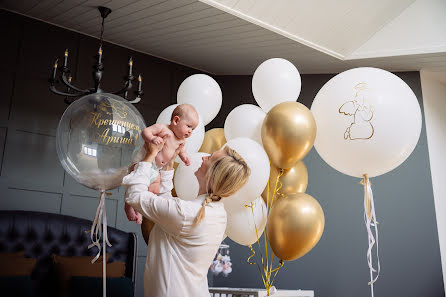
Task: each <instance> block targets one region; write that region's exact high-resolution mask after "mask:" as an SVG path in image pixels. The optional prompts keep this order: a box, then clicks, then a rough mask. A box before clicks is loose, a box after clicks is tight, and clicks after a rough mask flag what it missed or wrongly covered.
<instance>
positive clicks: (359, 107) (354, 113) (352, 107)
mask: <svg viewBox="0 0 446 297" xmlns="http://www.w3.org/2000/svg"><path fill="white" fill-rule="evenodd" d="M354 90H355V97H354V98H353V100H351V101H347V102H345V103H344V104H342V105H341V107H339V113H340V114H343V115H345V116H349V117H351V120H352V122H351V124H350V126H348V127H347V129H346V130H345V132H344V139H345V140H347V139H350V140H357V139H370V138H372V137H373V134H374V133H375V129H374V128H373V124H372V119H373V112H374V107H373V105H371V104H370V103H368V102H367V97H368V95H369V92H368V90H369V88H368V87H367V84H366V83H365V82H361V83H358V84H357V85H356V86H355V87H354Z"/></svg>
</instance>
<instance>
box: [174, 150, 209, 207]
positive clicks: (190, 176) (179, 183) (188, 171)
mask: <svg viewBox="0 0 446 297" xmlns="http://www.w3.org/2000/svg"><path fill="white" fill-rule="evenodd" d="M204 156H209V154H207V153H194V154H192V155H190V156H189V157H190V165H189V166H186V165H185V164H184V163H180V165H178V167H177V169H176V170H175V177H174V185H175V192H176V193H177V195H178V198H181V199H183V200H194V199H195V198H197V196H198V190H199V185H198V180H197V177H196V176H195V172H196V171H197V170H198V168H200V167H201V164H202V163H203V159H202V158H203V157H204Z"/></svg>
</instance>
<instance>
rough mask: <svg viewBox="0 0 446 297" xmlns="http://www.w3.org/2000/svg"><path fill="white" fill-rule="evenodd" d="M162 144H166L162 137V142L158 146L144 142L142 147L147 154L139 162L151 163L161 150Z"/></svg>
mask: <svg viewBox="0 0 446 297" xmlns="http://www.w3.org/2000/svg"><path fill="white" fill-rule="evenodd" d="M164 143H166V137H164V138H163V141H162V142H160V143H158V144H155V143H153V142H145V143H144V147H145V148H146V150H147V153H146V155H145V157H144V159H142V160H141V161H142V162H148V163H152V162H153V160H155V157H156V155H157V154H158V153H159V151H160V150H162V149H163V146H164Z"/></svg>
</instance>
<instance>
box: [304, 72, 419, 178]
mask: <svg viewBox="0 0 446 297" xmlns="http://www.w3.org/2000/svg"><path fill="white" fill-rule="evenodd" d="M311 111H312V112H313V115H314V118H315V120H316V124H317V135H316V140H315V143H314V147H315V148H316V150H317V152H318V153H319V155H320V156H321V157H322V159H324V160H325V162H327V163H328V164H329V165H330V166H332V167H333V168H335V169H336V170H338V171H340V172H342V173H345V174H347V175H351V176H355V177H362V176H363V175H364V174H368V175H369V177H374V176H378V175H381V174H384V173H386V172H388V171H390V170H392V169H394V168H396V167H397V166H399V165H400V164H401V163H402V162H404V160H406V158H407V157H408V156H409V155H410V154H411V153H412V151H413V149H414V148H415V146H416V144H417V142H418V138H419V137H420V132H421V109H420V105H419V103H418V100H417V97H416V96H415V94H414V93H413V91H412V90H411V89H410V87H409V86H408V85H407V84H406V83H405V82H404V81H403V80H402V79H400V78H399V77H397V76H396V75H394V74H392V73H390V72H387V71H385V70H382V69H377V68H355V69H351V70H348V71H345V72H342V73H340V74H338V75H336V76H335V77H333V78H332V79H331V80H329V81H328V82H327V83H326V84H325V85H324V86H323V87H322V89H321V90H320V91H319V93H318V94H317V95H316V98H315V99H314V102H313V105H312V106H311Z"/></svg>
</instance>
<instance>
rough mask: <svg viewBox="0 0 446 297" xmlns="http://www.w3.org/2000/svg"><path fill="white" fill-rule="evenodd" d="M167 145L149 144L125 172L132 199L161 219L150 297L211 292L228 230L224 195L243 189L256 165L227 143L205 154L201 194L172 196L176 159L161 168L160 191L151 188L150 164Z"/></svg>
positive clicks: (153, 240)
mask: <svg viewBox="0 0 446 297" xmlns="http://www.w3.org/2000/svg"><path fill="white" fill-rule="evenodd" d="M162 145H163V144H160V145H156V144H153V143H150V144H147V145H146V146H147V154H146V156H145V158H144V159H143V161H141V162H140V163H138V165H137V166H136V169H135V170H134V171H133V172H132V173H130V174H129V175H127V176H126V177H124V179H123V185H125V186H127V195H126V198H125V200H126V202H127V203H128V204H130V206H132V207H133V208H135V210H137V211H138V212H140V213H142V214H143V216H145V217H147V218H149V219H150V220H152V221H153V222H154V223H155V227H154V228H153V229H152V231H151V233H150V238H149V243H148V251H147V260H146V267H145V272H144V295H145V297H183V296H184V297H208V296H209V290H208V285H207V271H208V268H209V266H210V265H211V263H212V259H213V258H214V256H215V254H216V252H217V250H218V246H219V245H220V243H221V241H222V239H223V236H224V232H225V229H226V211H225V209H224V206H223V203H222V202H221V201H220V200H221V199H222V198H225V197H229V196H231V195H233V194H234V193H235V192H237V191H238V190H239V189H240V188H241V187H242V186H243V185H244V184H245V183H246V182H247V180H248V177H249V175H250V170H249V168H248V165H247V164H246V162H245V161H244V160H243V159H242V158H241V157H240V155H239V154H237V152H235V151H234V150H232V149H230V148H229V147H225V148H224V149H222V150H220V151H217V152H215V153H213V154H212V155H211V156H210V157H203V164H202V165H201V167H200V168H199V169H198V170H197V171H196V172H195V176H196V177H197V180H198V184H199V192H198V197H197V199H195V200H193V201H184V200H181V199H178V198H176V197H172V195H171V194H170V193H171V190H172V188H173V184H172V177H173V173H174V171H173V170H172V169H173V161H174V159H175V156H174V158H173V159H172V160H171V161H170V162H169V163H168V164H167V165H166V166H165V167H164V168H163V170H161V186H160V193H159V195H155V194H153V193H151V192H149V191H148V190H147V187H148V183H149V174H150V166H152V165H151V164H152V161H153V160H154V158H155V156H156V154H157V153H158V152H159V151H160V150H161V148H162Z"/></svg>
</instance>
